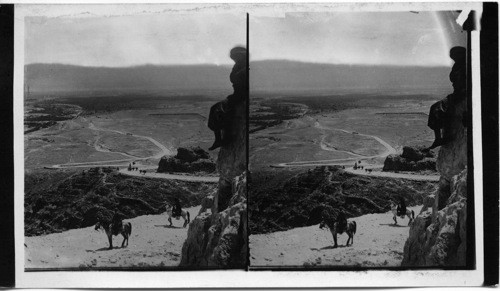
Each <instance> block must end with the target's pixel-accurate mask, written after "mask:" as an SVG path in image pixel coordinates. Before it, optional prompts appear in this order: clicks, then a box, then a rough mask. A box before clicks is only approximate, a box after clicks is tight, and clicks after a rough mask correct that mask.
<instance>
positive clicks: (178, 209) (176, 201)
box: [172, 198, 182, 217]
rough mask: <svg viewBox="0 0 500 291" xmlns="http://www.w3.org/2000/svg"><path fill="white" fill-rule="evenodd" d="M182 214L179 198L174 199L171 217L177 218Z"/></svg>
mask: <svg viewBox="0 0 500 291" xmlns="http://www.w3.org/2000/svg"><path fill="white" fill-rule="evenodd" d="M181 214H182V206H181V202H180V200H179V198H174V206H173V207H172V217H179V216H181Z"/></svg>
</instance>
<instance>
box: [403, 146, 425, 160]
mask: <svg viewBox="0 0 500 291" xmlns="http://www.w3.org/2000/svg"><path fill="white" fill-rule="evenodd" d="M424 149H425V147H410V146H405V147H403V153H402V154H401V157H402V158H405V159H407V160H410V161H414V162H417V161H420V160H421V159H423V158H425V157H426V156H427V153H426V152H425V151H424ZM427 152H430V151H427Z"/></svg>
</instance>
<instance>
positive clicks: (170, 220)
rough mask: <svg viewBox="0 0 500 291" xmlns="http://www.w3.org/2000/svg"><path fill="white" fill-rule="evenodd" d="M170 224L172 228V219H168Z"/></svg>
mask: <svg viewBox="0 0 500 291" xmlns="http://www.w3.org/2000/svg"><path fill="white" fill-rule="evenodd" d="M168 222H170V226H172V217H170V216H169V217H168Z"/></svg>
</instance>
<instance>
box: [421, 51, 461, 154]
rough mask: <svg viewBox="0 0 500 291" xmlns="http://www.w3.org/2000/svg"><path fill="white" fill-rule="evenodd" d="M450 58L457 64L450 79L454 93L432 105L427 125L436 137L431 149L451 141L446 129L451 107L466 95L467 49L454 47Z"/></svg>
mask: <svg viewBox="0 0 500 291" xmlns="http://www.w3.org/2000/svg"><path fill="white" fill-rule="evenodd" d="M450 58H451V59H452V60H453V61H455V64H454V65H453V67H452V69H451V72H450V81H451V83H452V84H453V93H452V94H450V95H448V96H446V98H444V99H443V100H440V101H438V102H436V103H434V104H433V105H432V106H431V109H430V112H429V120H428V122H427V126H429V127H430V128H431V129H432V130H433V131H434V137H435V139H434V143H433V144H432V145H431V146H430V147H429V148H428V149H429V150H430V149H433V148H436V147H438V146H441V145H445V144H446V143H448V142H449V141H450V140H449V139H450V137H449V136H448V135H447V130H446V129H447V125H448V123H449V122H450V120H449V119H450V117H449V107H450V106H454V105H456V104H458V103H459V102H460V101H463V100H464V99H465V97H466V83H467V73H466V70H467V66H466V59H467V54H466V49H465V48H464V47H459V46H456V47H453V48H452V49H451V50H450ZM464 117H465V115H464ZM464 125H465V124H464Z"/></svg>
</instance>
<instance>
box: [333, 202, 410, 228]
mask: <svg viewBox="0 0 500 291" xmlns="http://www.w3.org/2000/svg"><path fill="white" fill-rule="evenodd" d="M396 213H397V216H402V217H404V216H405V215H406V202H405V199H404V198H403V197H399V199H398V203H397V211H396ZM337 223H338V225H337V227H338V229H337V231H338V233H343V232H345V230H346V228H347V217H346V215H345V213H344V211H342V210H340V211H339V212H338V214H337Z"/></svg>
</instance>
